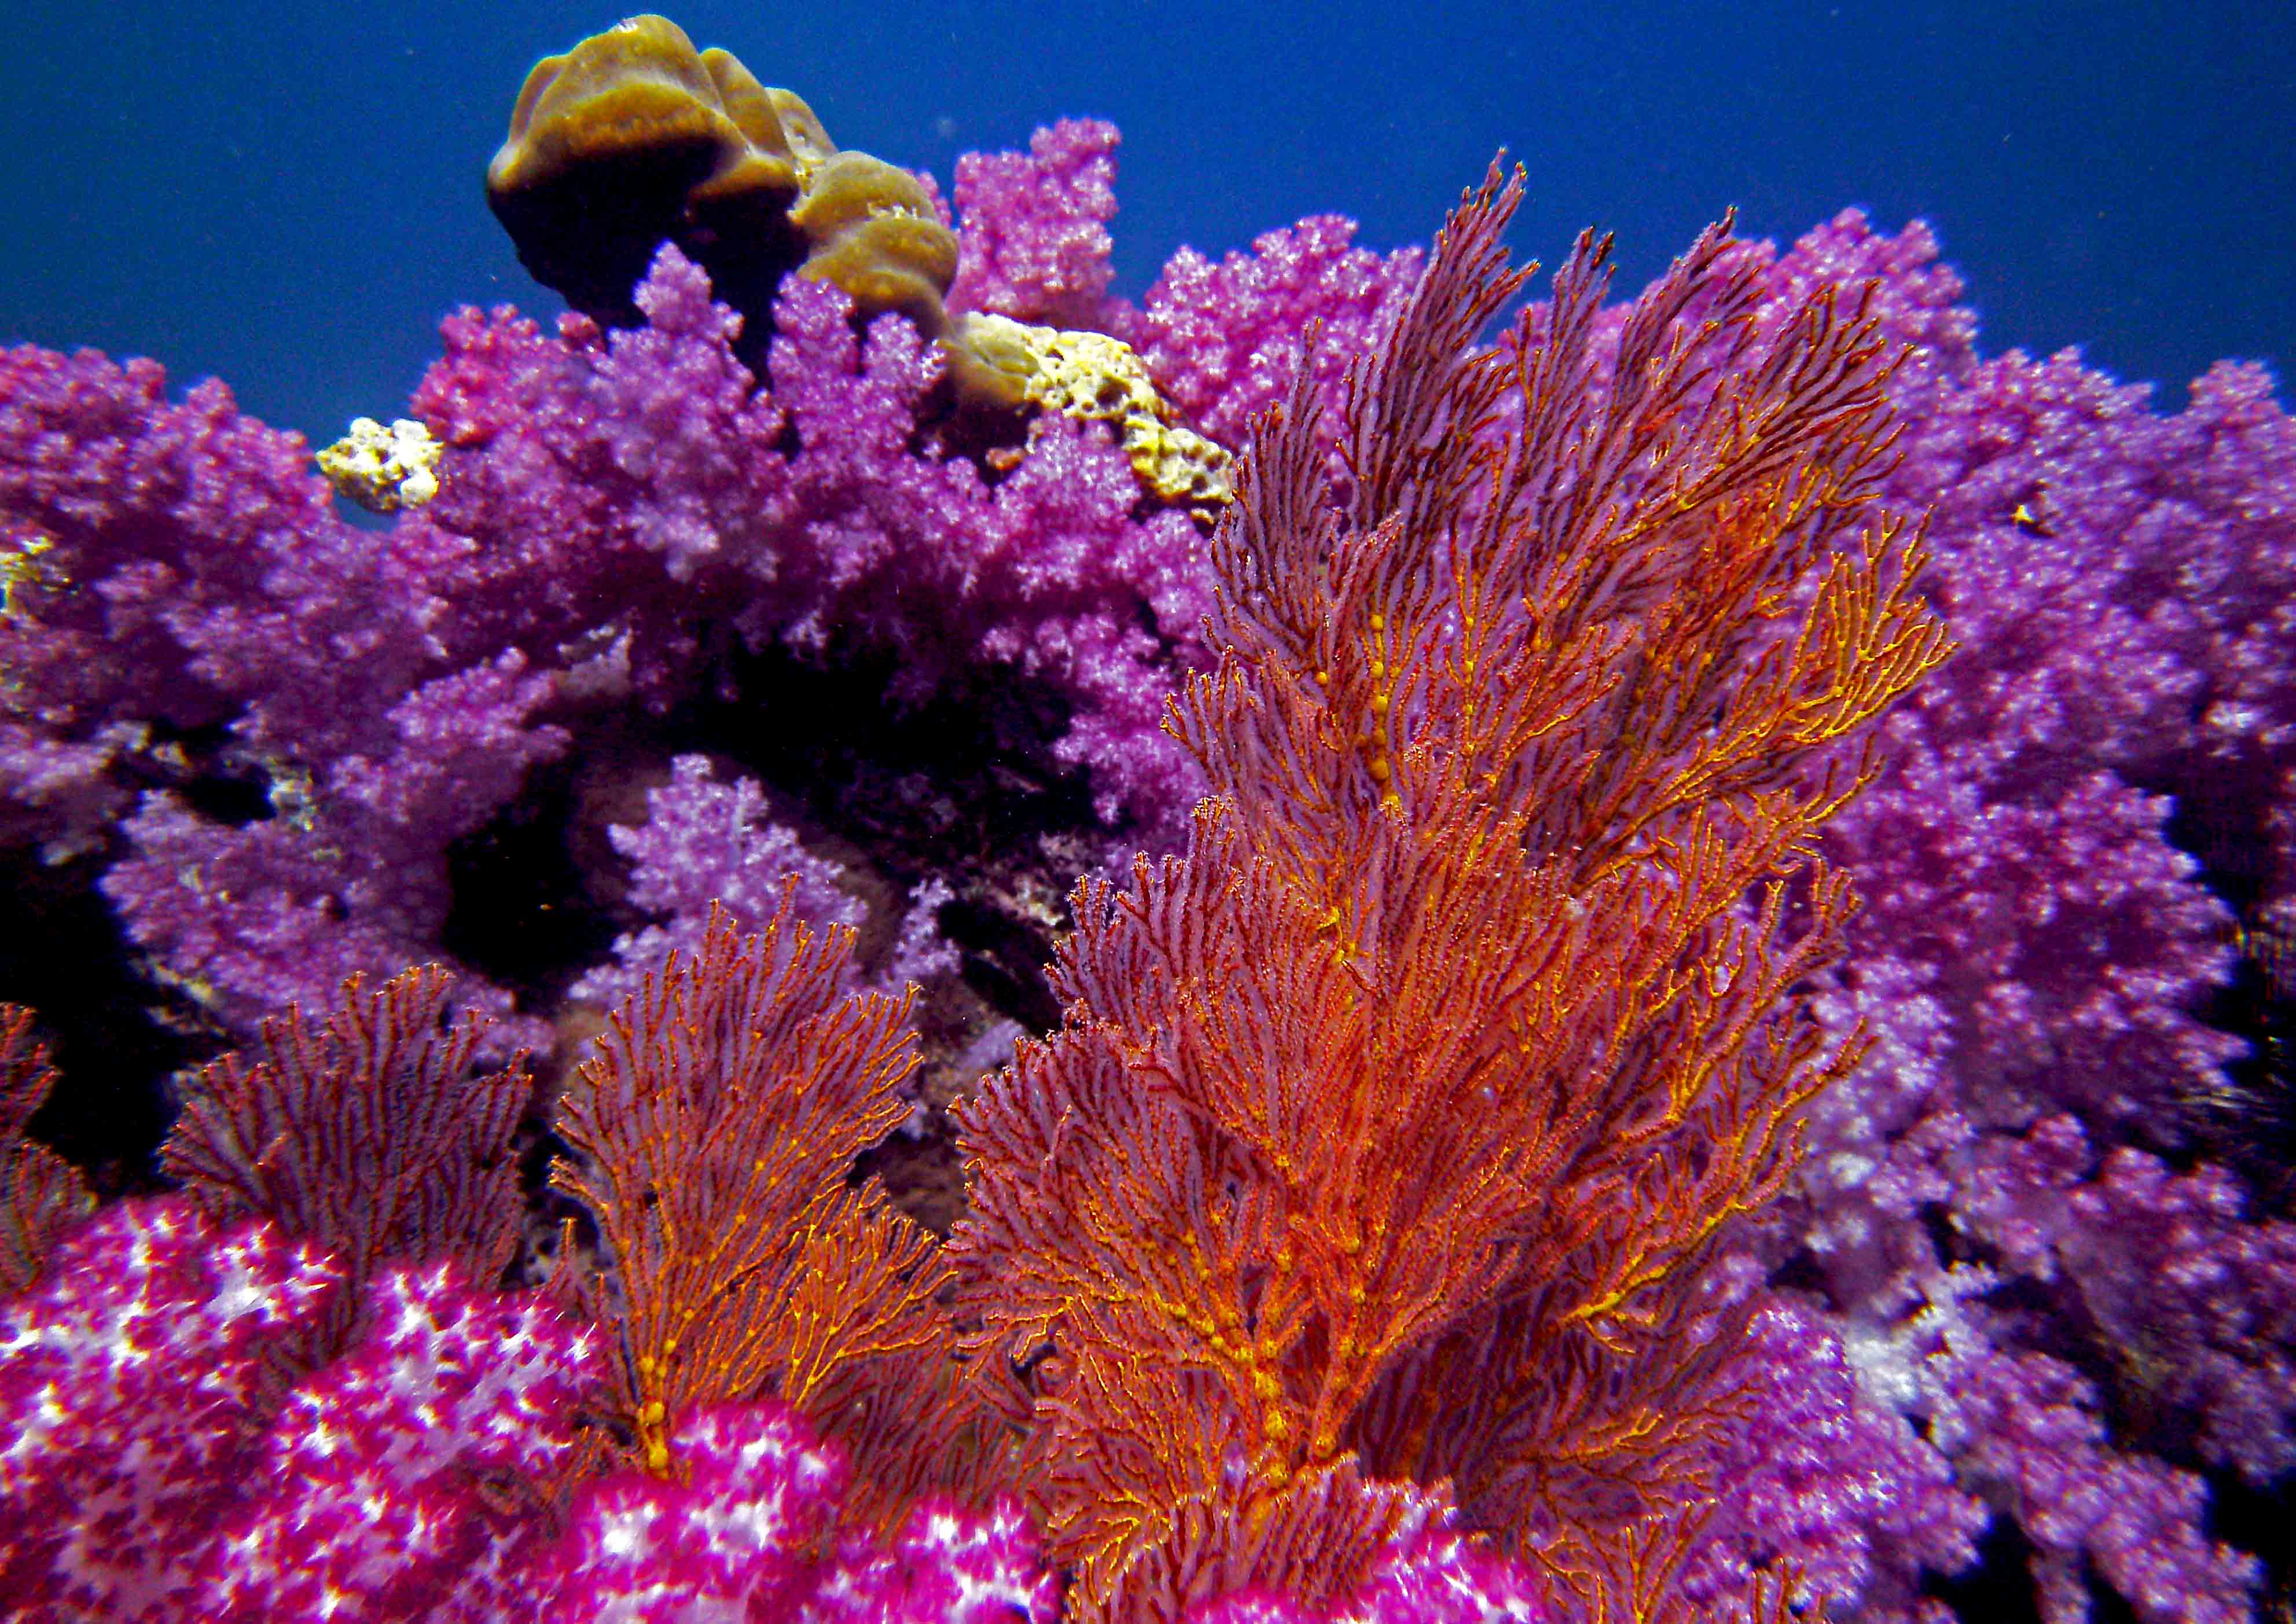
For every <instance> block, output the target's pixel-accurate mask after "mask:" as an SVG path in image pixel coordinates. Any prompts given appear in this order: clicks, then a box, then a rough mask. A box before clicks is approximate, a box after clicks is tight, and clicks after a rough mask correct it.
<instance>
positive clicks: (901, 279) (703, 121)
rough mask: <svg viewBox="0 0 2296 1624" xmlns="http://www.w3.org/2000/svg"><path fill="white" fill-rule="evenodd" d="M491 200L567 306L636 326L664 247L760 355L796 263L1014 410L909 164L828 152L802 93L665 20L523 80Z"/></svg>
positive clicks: (530, 262) (630, 25) (1009, 387)
mask: <svg viewBox="0 0 2296 1624" xmlns="http://www.w3.org/2000/svg"><path fill="white" fill-rule="evenodd" d="M487 201H488V202H489V203H490V204H491V205H492V206H493V208H494V211H495V215H496V218H498V219H500V220H501V221H502V223H503V226H504V229H506V230H507V231H508V232H509V233H510V234H511V240H512V242H515V243H516V244H517V245H518V257H519V259H520V260H521V263H523V264H524V265H525V267H526V268H527V269H528V270H529V271H530V272H532V273H533V275H534V276H535V279H536V280H537V281H538V282H541V283H544V284H545V286H548V287H551V288H553V289H555V290H556V291H558V292H559V293H560V294H562V295H563V296H564V298H565V299H566V301H567V302H568V303H569V304H570V305H572V306H574V307H575V308H577V309H579V310H581V311H584V312H585V313H586V314H588V315H590V316H595V317H597V318H598V319H599V320H601V321H604V322H608V323H612V324H621V325H629V324H635V323H636V321H637V320H638V312H637V309H636V307H635V305H634V304H633V303H632V302H631V299H630V291H631V290H632V289H633V288H634V287H635V285H636V284H637V282H638V280H639V279H640V278H641V277H643V276H644V275H645V271H646V267H647V266H648V264H649V263H650V262H651V261H652V258H653V254H654V250H656V249H657V248H658V247H659V246H660V244H661V243H663V242H675V243H676V244H677V246H678V249H679V250H680V251H682V252H683V253H684V254H685V256H686V257H687V258H690V259H692V260H693V261H694V262H695V263H696V264H697V265H699V266H701V268H702V269H703V270H705V271H707V272H708V273H709V280H710V283H711V285H712V286H713V287H714V288H715V289H716V291H717V297H718V298H720V299H724V300H725V301H726V303H727V304H729V305H731V306H733V307H734V308H735V309H736V310H739V311H741V312H742V314H743V315H744V316H748V317H749V318H750V320H749V324H748V332H747V334H746V335H745V336H747V337H748V338H749V340H750V345H751V346H753V347H761V345H762V340H763V338H764V336H765V334H766V332H767V331H768V330H769V329H770V326H771V312H772V308H773V298H774V293H775V290H776V289H777V288H778V287H779V286H780V283H781V279H782V278H783V276H784V275H787V274H788V273H789V272H791V271H792V270H794V271H797V272H799V273H800V274H801V275H807V276H810V277H813V278H816V280H819V281H823V282H827V283H833V284H834V285H835V286H837V287H839V288H840V289H842V290H843V291H845V293H846V294H847V295H848V296H849V297H850V298H851V299H852V300H853V302H854V306H855V308H856V309H857V311H858V312H859V314H860V315H861V316H863V317H864V318H867V317H870V316H881V315H884V314H886V313H887V312H889V311H898V313H899V314H901V315H903V316H907V317H908V318H909V319H910V320H911V321H913V322H914V323H915V324H916V325H917V328H918V330H919V331H920V332H923V333H924V334H925V335H926V336H927V337H929V338H931V339H935V340H939V342H940V344H941V346H942V348H943V349H944V350H945V351H946V352H947V355H948V357H949V362H950V365H949V377H950V381H951V384H952V387H953V388H954V390H955V393H956V395H957V397H958V398H959V400H960V401H961V402H963V403H964V404H966V405H968V406H976V407H991V408H1002V409H1005V410H1013V409H1017V408H1018V407H1020V406H1021V405H1022V403H1023V399H1024V394H1023V383H1024V379H1023V378H1022V377H1021V376H1019V375H1016V374H1015V373H1014V372H1013V365H1012V364H1013V357H1009V356H1006V355H1005V354H1003V353H1002V352H1000V351H996V350H995V349H976V347H974V346H972V344H970V343H968V342H967V340H966V336H965V333H964V332H963V331H962V330H961V324H955V323H952V322H951V320H950V319H949V314H948V307H947V304H946V302H945V301H944V296H945V295H946V294H947V291H948V286H949V283H951V282H952V281H954V280H955V275H956V248H957V243H956V234H955V232H953V231H951V230H949V228H948V227H947V226H945V225H943V224H942V223H941V220H940V217H939V213H938V212H937V211H936V210H935V209H934V207H933V203H932V200H931V197H930V196H928V195H927V193H926V192H925V189H924V187H923V185H921V184H920V183H919V182H918V180H917V178H916V176H913V175H911V174H910V173H909V172H908V171H907V170H906V169H902V168H897V167H896V166H894V165H892V164H889V163H886V162H884V161H882V160H880V159H875V158H872V157H870V156H869V155H868V154H867V153H866V152H840V151H839V150H838V147H837V144H836V143H835V142H833V141H832V140H831V139H830V138H829V133H828V132H827V131H826V130H824V128H823V127H822V126H821V120H820V119H817V118H816V117H815V116H814V112H813V110H812V109H811V108H810V107H808V106H807V105H806V104H805V102H804V100H803V99H802V98H800V97H799V96H798V95H797V94H794V93H793V92H791V91H787V90H782V89H778V88H776V87H774V86H767V85H764V84H761V83H759V82H758V78H757V76H756V75H755V74H753V73H751V72H750V70H748V69H747V68H744V67H743V66H742V63H741V62H740V61H739V60H738V59H736V58H735V57H734V55H733V54H732V53H729V52H726V51H721V50H717V49H715V48H713V49H710V50H708V51H701V52H697V51H695V50H694V48H693V41H692V40H691V39H689V38H687V37H686V36H685V31H684V30H683V29H680V28H679V27H678V26H677V25H676V23H674V22H672V21H669V20H668V18H666V17H656V16H644V17H633V18H631V19H630V20H629V21H627V22H621V23H618V24H616V25H615V26H614V27H612V28H611V29H607V30H606V31H605V32H604V33H603V34H596V35H593V36H592V37H590V38H588V39H586V40H584V41H583V42H582V43H581V44H580V45H576V46H575V47H574V49H573V50H571V51H570V52H568V53H566V54H565V55H563V56H547V57H545V58H543V59H542V61H540V62H537V63H536V64H535V66H534V70H533V71H532V72H531V73H529V75H528V76H527V80H526V87H525V88H524V89H523V90H522V91H521V93H520V94H519V98H518V105H517V107H516V108H515V109H514V110H513V111H512V114H511V124H510V136H509V138H508V139H507V140H506V141H504V143H503V145H502V150H501V151H500V152H496V154H495V159H494V161H493V162H492V163H491V164H489V165H488V167H487Z"/></svg>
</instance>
